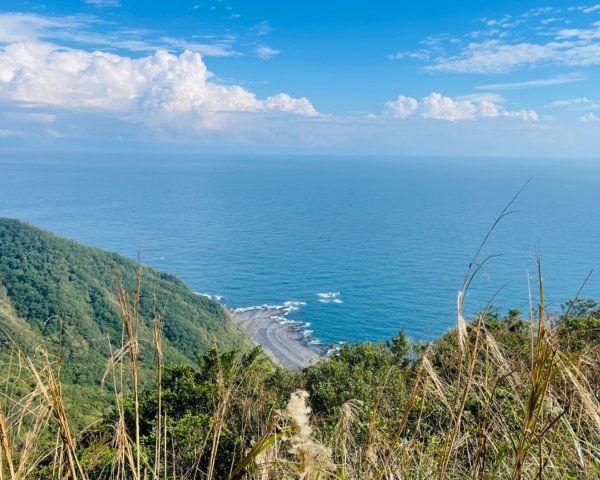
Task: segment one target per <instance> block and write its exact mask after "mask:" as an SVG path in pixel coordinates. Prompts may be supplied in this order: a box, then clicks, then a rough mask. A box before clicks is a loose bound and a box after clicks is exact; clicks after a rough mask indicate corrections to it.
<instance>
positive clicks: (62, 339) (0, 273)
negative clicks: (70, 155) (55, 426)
mask: <svg viewBox="0 0 600 480" xmlns="http://www.w3.org/2000/svg"><path fill="white" fill-rule="evenodd" d="M141 276H142V289H141V291H140V313H141V315H140V318H141V319H142V321H141V323H140V331H139V337H140V342H142V344H144V343H150V344H151V343H152V335H153V334H152V325H151V322H152V319H153V316H154V310H155V308H156V309H157V311H158V312H160V314H161V315H162V316H163V317H164V325H165V328H164V342H163V354H164V359H165V361H167V362H169V363H171V362H187V363H188V364H191V363H195V362H196V360H197V358H198V355H199V354H200V353H202V352H205V351H207V350H208V349H209V348H210V347H212V346H216V347H217V348H220V349H230V348H235V347H239V346H242V345H243V344H244V342H245V341H246V340H245V336H244V335H243V334H242V333H241V332H240V331H238V329H237V328H236V327H235V326H234V325H233V323H232V322H231V321H230V319H229V318H228V316H227V314H226V312H225V311H224V310H223V308H222V307H221V306H220V305H218V304H217V303H215V302H213V301H211V300H209V299H207V298H204V297H201V296H198V295H194V294H193V293H192V292H191V291H190V290H189V289H188V288H187V287H186V286H185V284H184V283H183V282H181V280H179V279H177V278H176V277H174V276H172V275H168V274H165V273H160V272H157V271H155V270H153V269H151V268H147V267H144V268H143V269H142V271H141ZM135 282H136V263H135V262H133V261H131V260H128V259H126V258H124V257H122V256H120V255H117V254H113V253H108V252H104V251H102V250H99V249H94V248H89V247H85V246H83V245H80V244H78V243H76V242H74V241H71V240H66V239H63V238H60V237H57V236H55V235H52V234H50V233H48V232H45V231H43V230H40V229H38V228H35V227H32V226H30V225H27V224H25V223H22V222H19V221H16V220H9V219H0V332H2V334H0V355H1V356H2V358H3V359H6V358H7V354H8V353H10V352H11V351H12V346H11V345H10V344H9V343H8V339H9V338H10V339H11V340H12V341H14V342H16V343H17V344H18V345H19V347H20V348H21V349H22V350H23V351H24V352H26V353H27V354H29V355H31V354H33V353H34V352H35V350H36V349H38V348H44V349H45V350H47V351H48V352H50V353H51V354H53V355H59V354H60V356H61V359H62V380H63V382H64V383H65V386H66V390H67V392H68V395H67V398H68V399H69V400H71V403H73V404H75V405H82V404H85V405H86V407H85V412H81V413H86V414H92V413H93V412H92V409H91V408H90V406H91V405H93V406H98V407H103V406H106V405H109V403H107V400H110V399H112V395H111V394H110V392H109V391H107V390H106V389H104V390H102V389H99V387H98V386H99V385H100V380H101V378H102V376H103V373H104V370H105V368H106V365H107V360H108V359H109V357H110V356H111V355H112V353H114V352H115V351H116V350H118V348H120V346H121V337H122V334H123V326H122V322H121V317H120V308H119V304H118V301H117V300H118V299H117V290H118V285H122V286H123V287H124V288H126V289H128V290H131V289H133V288H134V287H135ZM155 365H156V359H155V355H154V353H153V351H152V350H150V349H142V354H141V357H140V378H141V380H142V383H144V384H147V383H148V382H150V381H151V380H153V379H154V372H155Z"/></svg>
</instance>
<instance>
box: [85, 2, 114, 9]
mask: <svg viewBox="0 0 600 480" xmlns="http://www.w3.org/2000/svg"><path fill="white" fill-rule="evenodd" d="M83 3H87V4H88V5H94V6H95V7H99V8H102V7H120V6H121V2H120V1H119V0H83Z"/></svg>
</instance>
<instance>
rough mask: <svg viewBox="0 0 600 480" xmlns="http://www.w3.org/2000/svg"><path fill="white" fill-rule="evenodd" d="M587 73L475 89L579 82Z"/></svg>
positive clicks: (494, 84) (533, 86)
mask: <svg viewBox="0 0 600 480" xmlns="http://www.w3.org/2000/svg"><path fill="white" fill-rule="evenodd" d="M586 79H587V75H584V74H582V73H570V74H567V75H557V76H555V77H551V78H542V79H537V80H527V81H524V82H507V83H493V84H488V85H479V86H477V87H475V88H476V89H477V90H518V89H521V88H537V87H548V86H552V85H563V84H565V83H573V82H581V81H582V80H586Z"/></svg>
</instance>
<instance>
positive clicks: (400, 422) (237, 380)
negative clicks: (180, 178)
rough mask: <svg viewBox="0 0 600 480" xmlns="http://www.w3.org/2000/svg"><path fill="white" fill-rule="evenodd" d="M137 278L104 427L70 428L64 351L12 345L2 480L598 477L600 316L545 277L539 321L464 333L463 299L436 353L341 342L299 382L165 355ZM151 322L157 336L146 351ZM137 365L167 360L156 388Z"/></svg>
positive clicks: (248, 365)
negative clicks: (559, 307) (558, 293)
mask: <svg viewBox="0 0 600 480" xmlns="http://www.w3.org/2000/svg"><path fill="white" fill-rule="evenodd" d="M132 267H133V266H132ZM130 273H131V275H132V277H130V279H129V282H128V284H127V288H118V287H117V295H116V297H117V301H116V303H117V305H118V306H117V307H116V308H115V310H114V311H113V313H114V315H115V316H114V319H113V322H114V324H115V328H117V329H119V328H120V327H119V326H118V325H122V326H123V330H124V331H125V335H124V337H123V340H122V343H121V344H115V345H114V346H113V348H114V349H115V352H116V354H115V355H113V356H112V357H111V359H110V361H108V368H107V372H108V374H107V383H109V384H110V385H111V386H112V390H113V392H114V402H113V405H114V407H113V408H112V409H111V410H110V411H109V412H107V413H105V414H104V415H103V416H102V417H101V419H100V420H99V421H98V422H95V423H94V424H93V425H90V426H89V427H88V428H86V429H84V430H77V431H76V432H75V429H74V428H73V426H72V423H71V417H72V414H71V410H70V409H69V408H68V406H67V407H65V403H64V401H63V394H62V389H61V386H62V383H61V368H62V371H67V366H66V363H67V361H68V358H67V357H64V358H63V357H60V358H59V357H57V356H56V353H55V354H53V355H51V354H48V353H46V352H45V351H44V350H40V349H38V350H37V351H33V352H32V353H29V354H25V353H23V352H22V351H21V350H20V349H19V347H18V345H12V346H11V348H12V350H11V352H12V354H11V356H10V358H8V359H7V362H8V363H6V364H5V365H6V366H7V368H6V369H5V371H4V372H3V373H4V375H3V377H2V381H3V382H4V385H5V388H3V391H4V392H5V394H4V395H3V396H2V398H1V399H0V435H1V437H2V444H1V445H0V452H1V453H0V455H1V459H2V461H1V462H0V478H4V477H6V478H9V479H10V480H21V479H39V480H42V479H67V478H70V479H73V480H75V479H78V480H84V479H90V480H91V479H98V480H104V479H106V480H109V479H119V480H120V479H134V480H142V479H156V480H158V479H161V480H167V479H168V480H175V479H181V480H184V479H190V480H191V479H199V480H214V479H231V480H233V479H241V478H249V479H256V480H270V479H294V478H298V479H307V480H317V479H368V480H371V479H372V480H382V479H409V478H410V479H412V478H419V479H430V478H437V479H457V478H460V479H463V478H482V479H483V478H486V479H487V478H502V479H504V478H506V479H513V480H514V479H521V478H552V479H563V478H567V479H590V480H591V479H597V478H599V476H600V447H599V445H600V368H599V367H600V309H599V308H598V305H597V304H596V303H595V302H594V301H593V300H589V299H588V300H582V299H575V300H572V301H570V302H567V303H566V304H565V306H564V309H563V311H562V312H559V313H551V312H547V311H546V309H545V306H544V287H543V282H542V276H541V271H539V272H538V273H539V280H540V281H539V289H538V292H539V295H538V302H537V305H538V306H537V308H536V309H535V310H534V311H532V312H529V313H528V314H527V315H523V314H522V313H521V312H519V311H517V310H511V311H510V312H508V314H507V315H505V316H501V315H499V314H498V312H497V311H495V310H493V309H489V310H486V311H484V312H481V313H480V314H479V315H476V316H475V317H474V318H473V319H471V321H469V322H467V321H465V319H464V318H463V316H462V302H461V301H460V300H461V299H462V298H464V297H459V309H458V312H457V318H458V320H457V328H456V329H455V330H453V331H451V332H449V333H447V334H446V335H444V336H443V337H442V338H440V339H439V340H437V341H435V342H432V343H430V344H411V343H410V342H409V341H408V340H407V338H406V337H405V336H404V335H403V334H402V333H400V334H398V335H397V336H395V337H393V338H392V339H390V340H389V341H388V342H380V343H356V344H352V345H345V346H344V347H343V348H342V349H341V351H340V352H339V353H338V354H336V355H334V356H333V357H332V358H330V359H328V360H324V361H322V362H320V363H318V364H317V365H314V366H311V367H309V368H307V369H305V370H304V371H301V372H285V371H282V370H281V369H280V368H278V367H276V366H274V365H273V364H272V363H271V362H270V361H269V360H268V359H267V358H266V357H265V356H264V355H263V354H262V353H261V350H260V348H258V347H257V348H254V349H248V348H244V347H242V348H238V349H229V350H227V349H223V348H212V349H209V350H208V351H206V352H204V353H203V354H201V355H200V356H199V357H198V359H197V361H195V362H194V363H191V362H189V360H188V358H187V357H186V358H184V361H177V359H175V361H174V362H173V361H172V360H170V359H164V358H163V356H162V352H163V351H164V350H165V346H166V344H167V341H168V334H167V332H168V328H167V323H168V320H167V316H166V314H165V315H164V316H163V315H162V314H157V313H156V312H155V311H154V309H150V308H149V307H148V308H147V309H144V308H142V307H141V304H142V303H143V302H140V303H139V304H138V302H137V300H136V299H137V298H138V293H140V292H142V291H144V288H147V287H143V286H141V287H140V285H139V284H138V282H137V281H136V276H135V268H133V270H132V271H131V272H130ZM148 276H149V275H146V276H145V277H144V278H147V277H148ZM469 278H470V277H468V279H467V281H466V282H465V284H468V283H467V282H468V281H469ZM18 283H19V282H18V281H17V282H15V285H17V284H18ZM35 288H38V287H35ZM7 291H9V290H8V288H7ZM464 291H465V290H463V292H464ZM141 297H143V295H141V296H140V298H141ZM172 314H173V313H172ZM22 315H24V314H22ZM11 318H12V317H11ZM15 318H17V317H15ZM119 322H120V323H119ZM142 323H145V328H146V329H148V330H149V331H150V336H151V340H150V341H146V342H143V341H141V335H142V333H143V329H142V328H139V329H137V328H136V325H138V324H142ZM31 324H32V325H33V324H34V323H33V320H32V322H31ZM43 327H44V325H43V323H42V325H41V326H37V327H36V328H40V329H41V328H43ZM32 328H33V327H32ZM138 333H139V335H140V336H138ZM52 334H53V335H54V334H55V333H52ZM52 347H55V345H52ZM63 351H66V349H65V350H63ZM7 352H8V349H7ZM58 353H60V351H58ZM7 355H8V353H7ZM70 358H72V357H70ZM143 358H153V359H154V361H156V363H157V368H156V373H157V375H156V377H155V378H154V381H153V382H150V381H148V382H147V383H145V384H143V383H142V382H141V380H139V381H138V372H139V371H140V370H141V369H142V366H143V361H142V359H143ZM161 359H163V360H164V361H161ZM71 368H73V370H74V371H76V370H77V368H76V366H75V367H71ZM148 368H149V367H148ZM17 387H18V388H17Z"/></svg>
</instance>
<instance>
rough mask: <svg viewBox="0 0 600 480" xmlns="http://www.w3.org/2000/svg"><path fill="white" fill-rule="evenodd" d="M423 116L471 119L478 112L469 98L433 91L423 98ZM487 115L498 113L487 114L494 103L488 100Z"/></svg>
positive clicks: (451, 119)
mask: <svg viewBox="0 0 600 480" xmlns="http://www.w3.org/2000/svg"><path fill="white" fill-rule="evenodd" d="M422 105H423V113H422V117H423V118H434V119H436V120H449V121H452V122H453V121H456V120H470V119H473V118H475V115H476V114H477V106H476V105H475V103H473V102H470V101H468V100H454V99H452V98H450V97H444V96H443V95H442V94H440V93H436V92H433V93H432V94H431V95H429V96H428V97H425V98H424V99H423V100H422ZM485 105H486V106H485V111H486V115H485V116H496V114H489V115H488V114H487V113H488V110H489V109H493V108H494V107H493V104H489V102H486V104H485Z"/></svg>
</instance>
